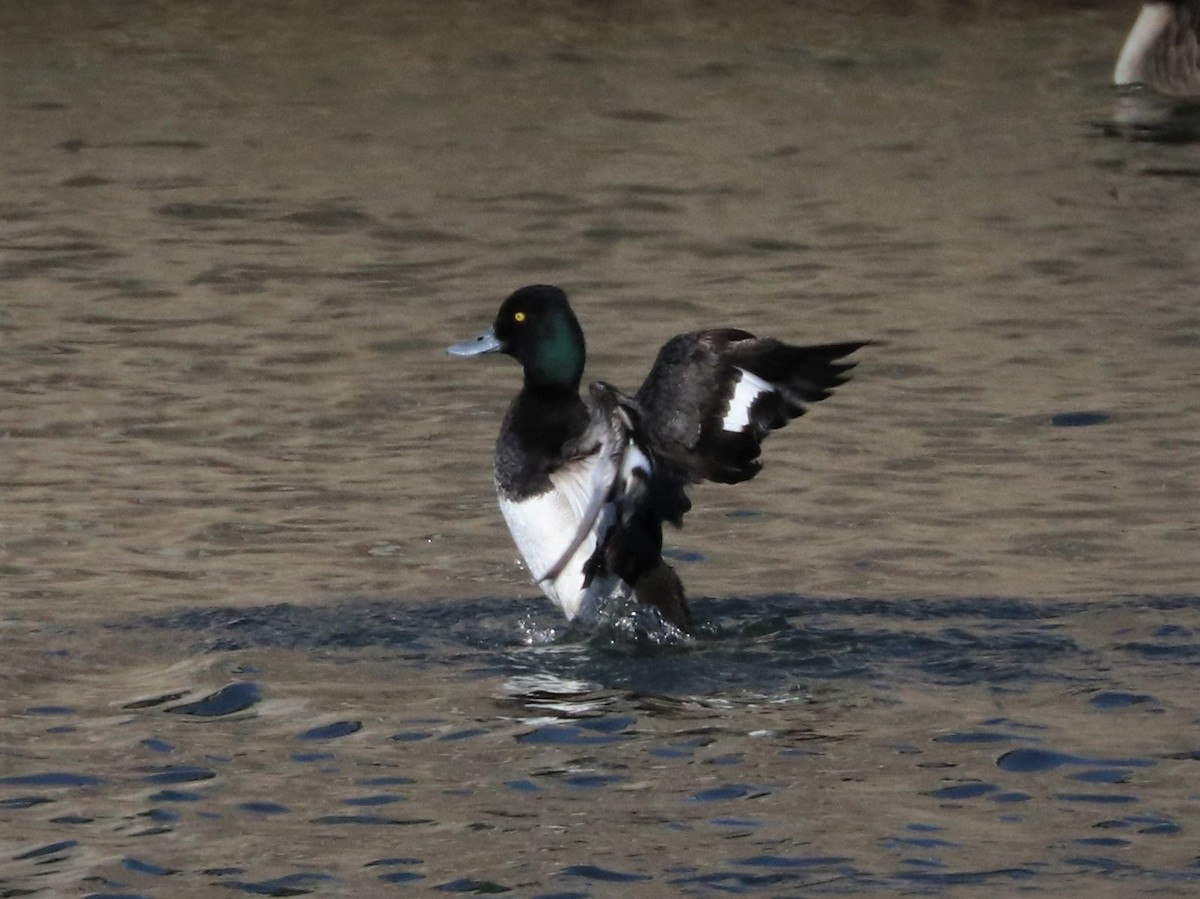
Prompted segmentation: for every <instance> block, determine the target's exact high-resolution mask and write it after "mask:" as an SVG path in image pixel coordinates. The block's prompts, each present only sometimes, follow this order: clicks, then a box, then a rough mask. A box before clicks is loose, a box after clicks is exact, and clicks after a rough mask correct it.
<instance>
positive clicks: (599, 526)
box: [499, 452, 628, 619]
mask: <svg viewBox="0 0 1200 899" xmlns="http://www.w3.org/2000/svg"><path fill="white" fill-rule="evenodd" d="M616 470H617V466H616V464H615V463H614V461H613V460H612V459H611V458H608V457H607V455H606V454H605V453H603V452H597V453H595V454H593V455H592V456H589V457H588V458H587V459H585V460H579V461H578V462H577V463H576V464H574V465H572V466H571V467H570V468H569V469H563V470H560V471H557V472H555V473H554V474H552V475H551V476H550V480H551V482H552V484H553V485H554V487H553V489H551V490H548V491H547V492H545V493H542V494H540V495H538V496H533V497H529V498H528V499H524V500H522V501H520V502H515V501H513V500H511V499H506V498H505V497H504V496H503V495H502V494H501V495H499V502H500V512H501V513H502V514H503V515H504V520H505V522H506V523H507V524H508V530H509V532H510V533H511V534H512V537H513V542H515V543H516V544H517V549H518V550H520V552H521V557H522V558H523V559H524V560H525V564H526V565H527V566H528V567H529V573H530V575H531V576H532V577H533V581H534V583H535V584H537V586H538V588H539V589H540V590H541V591H542V592H543V593H545V594H546V595H547V596H548V597H550V600H551V601H552V602H553V603H554V604H555V605H556V606H558V607H559V608H560V609H562V612H563V614H564V615H566V616H567V618H568V619H574V618H578V617H583V618H584V619H592V618H594V617H595V615H596V613H597V612H598V611H599V609H600V606H601V605H602V604H603V603H604V602H605V601H606V600H607V599H609V598H610V597H611V596H613V595H614V594H618V593H621V592H622V590H623V589H624V590H625V592H628V588H625V587H624V585H623V584H622V583H621V581H620V580H619V579H618V578H615V577H598V578H595V579H594V580H593V581H592V583H591V584H590V585H588V587H587V588H585V587H584V585H583V566H584V563H585V562H587V560H588V559H589V558H591V555H592V553H593V552H595V549H596V543H597V540H598V539H599V535H600V534H603V533H605V532H606V531H607V530H608V527H609V525H610V524H611V518H612V510H611V508H609V507H607V505H599V504H601V503H603V500H604V498H605V495H606V494H607V492H608V486H609V484H610V483H611V479H612V476H613V474H614V472H615V471H616ZM597 505H599V511H598V513H597V512H596V511H595V508H594V507H595V506H597ZM592 515H594V517H595V520H594V522H593V523H592V526H591V527H590V528H589V529H588V531H587V533H586V534H583V535H580V533H579V530H580V525H581V523H583V522H585V520H586V519H587V518H588V517H590V516H592ZM577 540H578V544H577V546H576V547H575V549H574V550H573V551H572V550H571V545H572V543H574V542H575V541H577ZM568 552H569V553H570V556H569V557H567V558H565V559H564V556H565V555H566V554H567V553H568ZM552 569H557V573H555V574H553V575H552V576H549V577H548V576H547V575H548V574H550V573H551V571H552Z"/></svg>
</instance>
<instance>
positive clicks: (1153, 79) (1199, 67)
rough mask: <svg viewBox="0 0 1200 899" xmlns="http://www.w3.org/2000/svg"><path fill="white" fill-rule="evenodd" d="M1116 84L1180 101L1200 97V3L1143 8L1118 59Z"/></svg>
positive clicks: (1160, 0) (1171, 1) (1164, 0)
mask: <svg viewBox="0 0 1200 899" xmlns="http://www.w3.org/2000/svg"><path fill="white" fill-rule="evenodd" d="M1113 81H1114V83H1116V84H1117V85H1131V84H1145V85H1147V86H1148V87H1152V88H1154V89H1155V90H1157V91H1159V92H1161V93H1164V94H1171V95H1173V96H1178V97H1187V96H1200V0H1156V2H1153V3H1147V4H1145V5H1143V6H1142V10H1141V12H1140V13H1139V14H1138V17H1137V20H1136V21H1135V22H1134V23H1133V28H1132V29H1131V30H1130V32H1129V36H1128V37H1127V38H1125V45H1124V46H1123V47H1122V48H1121V53H1120V55H1119V56H1118V57H1117V67H1116V70H1115V71H1114V72H1113Z"/></svg>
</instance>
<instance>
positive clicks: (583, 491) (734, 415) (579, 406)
mask: <svg viewBox="0 0 1200 899" xmlns="http://www.w3.org/2000/svg"><path fill="white" fill-rule="evenodd" d="M868 343H870V341H849V342H843V343H827V344H818V345H811V346H796V345H792V344H788V343H784V342H782V341H780V340H776V339H774V338H771V337H755V336H754V335H753V334H751V333H749V332H748V331H743V330H740V329H736V328H715V329H709V330H701V331H691V332H688V333H685V334H679V335H677V336H675V337H672V338H671V339H670V340H668V341H667V342H666V343H665V344H664V345H663V346H662V348H661V349H660V350H659V352H658V356H657V358H656V359H655V361H654V364H653V366H651V368H650V372H649V374H648V375H647V376H646V378H645V380H644V381H643V382H642V385H641V386H640V387H639V388H638V389H637V391H636V392H635V393H632V394H629V393H624V392H622V391H620V390H618V389H617V388H616V387H613V386H612V385H611V384H608V383H606V382H604V381H596V382H593V383H591V384H590V385H589V387H588V392H587V396H586V397H585V396H582V395H581V393H580V384H581V382H582V378H583V371H584V363H585V360H586V345H585V341H584V335H583V329H582V327H581V326H580V324H579V320H578V319H577V318H576V316H575V313H574V311H573V310H572V308H571V305H570V303H569V302H568V299H567V294H566V293H565V292H564V291H563V290H562V289H561V288H559V287H556V286H553V285H549V284H533V285H530V286H527V287H522V288H520V289H519V290H516V291H515V292H513V293H512V294H511V295H510V296H509V297H508V298H507V299H505V300H504V302H503V303H502V304H501V306H500V309H499V311H498V312H497V313H496V318H495V320H494V322H493V323H492V325H491V327H489V328H487V329H486V330H485V331H483V332H482V333H480V334H479V335H478V336H476V337H473V338H470V339H468V340H464V341H462V342H460V343H456V344H454V345H452V346H450V347H448V349H447V352H448V353H450V354H451V355H453V356H463V357H465V356H479V355H484V354H490V353H500V354H503V355H507V356H510V357H512V358H513V359H515V360H516V361H517V362H518V363H520V365H521V367H522V370H523V375H524V381H523V384H522V386H521V389H520V391H519V392H518V393H517V395H516V397H515V398H514V399H513V400H512V402H511V403H510V405H509V407H508V411H507V412H506V413H505V415H504V418H503V421H502V423H501V426H500V434H499V436H498V437H497V439H496V446H495V458H494V481H495V488H496V496H497V499H498V502H499V506H500V512H501V514H502V516H503V518H504V520H505V523H506V524H507V525H508V529H509V532H510V533H511V535H512V538H513V542H514V543H515V544H516V546H517V549H518V550H519V551H520V554H521V556H522V558H523V559H524V561H525V565H526V568H527V570H528V571H529V573H530V575H531V577H532V579H533V581H534V583H535V584H536V585H537V586H538V587H539V588H540V589H541V591H542V592H543V593H544V594H545V595H546V596H547V597H548V598H549V599H550V600H551V602H552V603H554V605H556V606H557V607H558V608H559V609H560V610H561V611H562V612H563V614H564V615H565V616H566V618H567V619H568V621H570V622H579V623H584V624H587V623H595V622H596V621H597V620H599V619H600V616H601V615H602V614H603V613H604V611H605V610H606V609H611V608H614V607H615V608H624V607H626V605H627V604H628V603H629V601H630V600H634V601H636V603H638V604H641V605H643V606H647V607H652V608H653V609H656V610H657V611H658V614H659V616H660V617H661V619H662V621H663V622H665V623H666V625H669V626H672V627H674V628H677V629H678V630H680V631H682V632H683V633H684V634H685V635H690V634H692V633H693V632H694V629H695V624H694V621H693V617H692V614H691V610H690V608H689V606H688V602H687V597H686V595H685V593H684V589H683V584H682V582H681V580H680V578H679V576H678V574H676V572H675V570H674V568H672V566H671V565H669V564H668V563H667V562H666V561H664V560H663V555H662V550H663V525H664V523H669V524H671V525H673V526H675V527H681V526H682V524H683V516H684V515H685V514H686V513H687V512H688V510H689V509H690V508H691V501H690V500H689V498H688V496H687V493H686V488H687V487H689V486H691V485H693V484H696V483H699V482H701V481H713V482H716V483H720V484H737V483H740V482H742V481H748V480H750V479H751V478H753V477H754V476H755V475H756V474H757V473H758V472H759V470H760V468H761V467H762V463H761V462H760V460H759V456H760V454H761V446H762V442H763V440H764V439H765V438H766V436H767V435H768V434H769V433H770V432H771V431H773V430H776V429H778V428H781V427H783V426H784V425H786V424H787V423H788V422H789V421H791V420H792V419H794V418H797V417H799V416H801V415H803V414H804V413H805V412H806V411H807V408H808V406H809V405H810V404H812V403H817V402H820V401H822V400H824V399H826V398H827V397H828V396H830V394H831V391H832V390H833V388H835V387H837V386H838V385H840V384H843V383H845V382H846V381H847V380H848V376H847V372H848V371H849V370H850V369H851V368H853V367H854V363H853V362H847V361H845V359H846V357H847V356H849V355H850V354H852V353H854V352H855V351H856V350H858V349H860V348H862V347H864V346H866V345H867V344H868ZM614 604H616V605H615V606H614ZM633 607H634V608H637V607H638V606H636V605H635V606H633Z"/></svg>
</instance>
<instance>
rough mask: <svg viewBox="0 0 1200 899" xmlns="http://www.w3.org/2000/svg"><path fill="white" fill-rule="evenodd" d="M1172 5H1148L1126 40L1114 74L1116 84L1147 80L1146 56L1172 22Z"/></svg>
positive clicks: (1144, 7) (1143, 9) (1139, 14)
mask: <svg viewBox="0 0 1200 899" xmlns="http://www.w3.org/2000/svg"><path fill="white" fill-rule="evenodd" d="M1172 15H1173V13H1172V11H1171V4H1170V3H1161V2H1160V3H1147V4H1146V5H1145V6H1143V7H1142V11H1141V12H1140V13H1138V17H1137V21H1136V22H1134V23H1133V28H1132V29H1131V30H1130V32H1129V37H1127V38H1125V45H1124V46H1123V47H1122V48H1121V53H1120V55H1119V56H1118V57H1117V68H1116V71H1114V72H1113V83H1114V84H1136V83H1138V82H1140V81H1144V80H1145V69H1144V65H1145V62H1146V54H1147V53H1148V52H1149V51H1150V47H1151V46H1153V44H1154V42H1155V41H1156V40H1157V39H1158V37H1159V35H1161V34H1162V33H1163V30H1164V29H1166V27H1167V26H1168V25H1169V24H1170V22H1171V16H1172Z"/></svg>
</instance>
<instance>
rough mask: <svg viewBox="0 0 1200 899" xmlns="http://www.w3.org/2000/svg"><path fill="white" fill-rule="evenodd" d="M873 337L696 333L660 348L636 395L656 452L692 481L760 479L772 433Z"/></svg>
mask: <svg viewBox="0 0 1200 899" xmlns="http://www.w3.org/2000/svg"><path fill="white" fill-rule="evenodd" d="M866 345H867V342H847V343H831V344H821V345H817V346H794V345H792V344H787V343H783V342H781V341H779V340H775V339H773V338H770V337H755V336H754V335H753V334H750V333H748V332H746V331H739V330H735V329H723V330H713V331H695V332H692V333H689V334H680V335H679V336H677V337H673V338H672V339H671V340H669V341H667V343H666V344H665V345H664V346H663V348H662V349H661V350H660V351H659V353H658V358H657V359H656V360H655V362H654V366H653V368H651V369H650V374H649V375H647V376H646V380H645V382H644V383H643V384H642V386H641V387H640V388H639V389H638V392H637V394H636V395H635V397H634V402H635V404H636V406H637V407H638V408H639V409H640V410H641V415H642V420H643V421H644V423H645V429H646V432H647V435H648V437H649V439H650V441H651V443H652V446H653V450H654V453H655V455H656V456H658V457H660V458H661V459H663V460H666V461H668V462H670V463H671V464H672V465H674V466H676V467H677V468H678V469H679V471H680V472H681V473H682V474H683V475H684V476H685V477H686V478H687V479H688V480H691V481H699V480H705V479H707V480H711V481H718V482H720V483H724V484H736V483H738V482H739V481H745V480H748V479H749V478H752V477H754V475H755V474H757V473H758V470H759V469H760V468H761V467H762V463H761V462H759V461H758V457H759V455H760V454H761V452H762V441H763V439H764V438H765V437H766V436H767V434H768V433H770V431H772V430H774V429H775V428H781V427H783V426H784V425H785V424H787V423H788V422H789V421H791V420H792V419H793V418H796V417H798V416H800V415H803V414H804V413H805V412H806V411H807V405H806V404H811V403H817V402H820V401H821V400H823V399H825V398H826V397H827V396H829V395H830V392H831V391H832V389H833V388H834V387H836V386H837V385H839V384H843V383H845V382H846V380H847V376H846V373H847V372H848V371H849V370H850V369H851V368H853V367H854V363H852V362H844V361H841V360H843V359H844V358H845V357H846V356H848V355H850V354H851V353H853V352H854V351H855V350H857V349H859V348H860V347H863V346H866Z"/></svg>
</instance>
